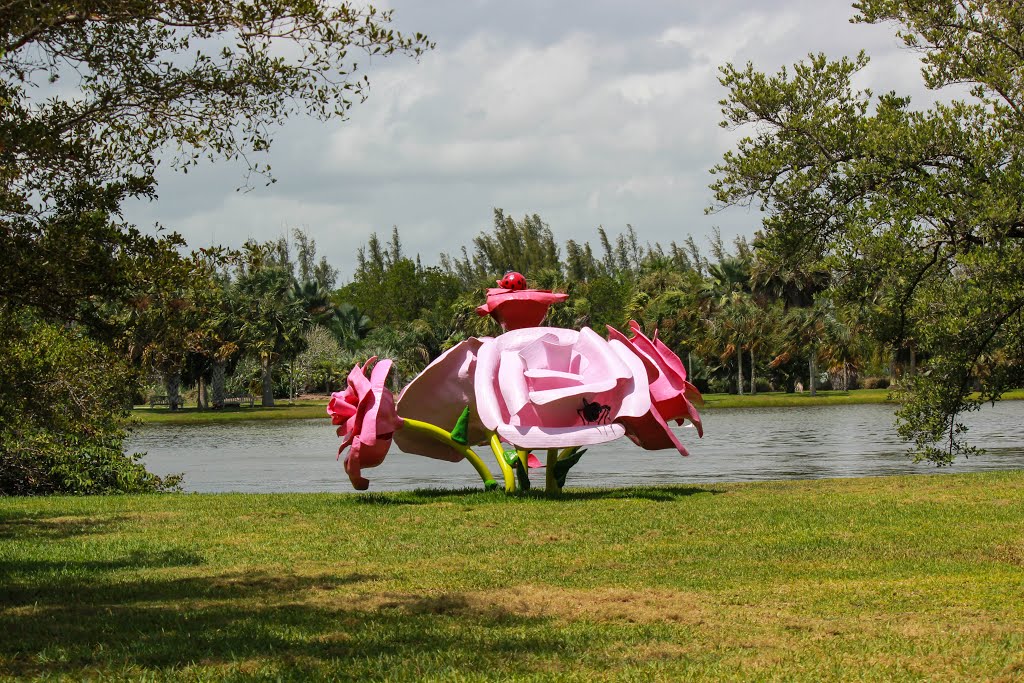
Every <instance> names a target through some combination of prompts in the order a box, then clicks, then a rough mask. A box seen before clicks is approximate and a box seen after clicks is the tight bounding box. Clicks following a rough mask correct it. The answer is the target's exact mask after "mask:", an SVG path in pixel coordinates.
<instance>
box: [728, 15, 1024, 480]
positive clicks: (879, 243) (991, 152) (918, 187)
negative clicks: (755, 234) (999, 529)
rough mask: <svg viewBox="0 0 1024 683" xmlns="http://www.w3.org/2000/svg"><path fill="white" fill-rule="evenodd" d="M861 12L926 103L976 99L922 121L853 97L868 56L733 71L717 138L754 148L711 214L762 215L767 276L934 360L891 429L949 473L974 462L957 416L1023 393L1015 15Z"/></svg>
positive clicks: (1020, 106)
mask: <svg viewBox="0 0 1024 683" xmlns="http://www.w3.org/2000/svg"><path fill="white" fill-rule="evenodd" d="M855 7H856V8H857V9H858V10H859V14H858V15H857V17H856V20H857V21H861V22H869V23H879V22H893V23H895V24H896V25H897V27H898V34H899V35H900V37H901V38H902V39H903V40H904V42H905V43H906V44H907V45H908V46H909V47H911V48H914V49H916V50H919V51H921V53H922V55H923V58H924V67H923V75H924V79H925V83H926V85H927V86H928V87H930V88H943V87H946V86H949V85H953V84H968V85H970V86H971V91H970V93H971V94H970V96H969V97H967V98H963V99H951V100H950V101H948V102H946V103H940V104H936V105H934V106H932V107H930V108H927V109H915V108H913V107H912V106H911V101H910V98H909V97H906V96H901V95H898V94H896V93H885V94H882V95H877V96H876V95H875V94H874V93H872V92H870V91H869V90H860V89H857V88H856V87H855V85H854V82H855V77H856V75H857V73H858V72H859V71H861V70H862V69H863V68H864V67H865V66H866V65H867V63H868V57H867V56H866V55H864V54H861V55H859V56H857V57H856V58H854V59H840V60H836V61H832V60H829V59H828V58H826V57H825V56H824V55H811V56H809V57H808V59H807V60H806V61H803V62H800V63H798V64H796V65H795V66H794V67H793V69H792V70H791V71H790V70H787V69H782V70H781V71H779V72H778V73H777V74H774V75H766V74H764V73H761V72H759V71H757V70H756V69H755V67H754V66H753V65H752V64H747V65H746V66H744V67H736V66H734V65H731V64H730V65H726V66H725V67H723V69H722V77H721V81H722V84H723V85H724V86H725V87H726V88H727V89H728V96H727V97H726V99H725V100H723V101H722V112H723V114H724V117H725V120H724V121H723V125H725V126H727V127H733V128H746V127H752V128H753V129H754V131H755V133H754V134H753V135H752V136H748V137H745V138H743V139H742V140H741V141H740V142H739V143H738V146H737V148H736V149H735V150H734V151H731V152H729V153H727V154H726V155H725V157H724V159H723V162H722V163H721V164H719V165H718V166H716V167H715V169H714V173H716V174H717V175H718V179H717V181H716V182H715V183H714V184H713V185H712V188H713V190H714V192H715V198H716V208H720V207H725V206H729V205H734V204H749V203H755V204H757V205H759V206H760V207H761V208H762V210H763V211H764V212H765V214H766V215H765V217H764V220H763V228H762V233H761V237H760V240H759V242H760V245H761V247H762V252H761V255H762V256H763V258H764V260H765V261H766V262H767V263H769V264H776V265H778V264H786V263H789V264H792V263H805V264H807V263H810V264H816V265H817V266H818V267H820V268H822V269H825V270H827V271H829V272H831V274H832V277H833V278H834V281H833V283H832V287H833V291H834V292H835V293H836V294H838V295H841V296H842V297H843V298H844V299H845V300H848V301H851V302H859V303H861V305H863V306H864V308H865V312H866V314H867V315H869V316H870V318H871V329H873V330H875V331H876V332H877V333H878V335H879V337H880V339H881V340H882V341H885V342H886V343H888V344H890V345H892V346H894V347H896V348H900V347H906V346H912V347H915V348H919V349H921V350H922V351H924V352H925V353H927V354H928V356H929V360H928V364H927V369H926V372H924V373H921V374H920V375H918V376H916V377H913V378H911V379H910V380H908V382H907V383H906V384H907V389H908V392H907V395H906V399H907V400H906V402H905V403H904V405H903V407H902V408H901V410H900V411H899V418H900V419H899V424H898V427H899V430H900V432H901V434H902V435H903V436H905V437H906V438H908V439H911V440H912V441H913V442H914V447H915V452H916V453H917V455H918V456H919V457H924V458H928V459H930V460H933V461H935V462H937V463H948V462H950V461H952V459H953V458H954V457H955V456H956V455H957V454H970V453H972V452H974V449H973V448H972V447H970V446H969V445H968V444H966V443H965V442H964V440H963V438H962V436H963V432H964V431H965V428H964V426H963V425H962V423H961V421H960V419H959V417H958V416H959V415H960V413H962V412H964V411H969V410H973V409H976V408H977V407H978V406H979V405H980V403H982V402H984V401H987V400H994V399H997V398H998V397H999V396H1000V394H1001V393H1002V392H1003V391H1004V390H1005V389H1006V388H1008V387H1010V386H1017V385H1019V384H1020V383H1021V381H1022V380H1024V365H1022V361H1024V355H1022V353H1021V350H1022V349H1021V344H1022V339H1024V327H1022V326H1024V320H1022V309H1024V289H1022V288H1021V287H1020V282H1021V281H1022V276H1024V251H1022V248H1024V155H1022V151H1024V149H1022V144H1024V116H1022V113H1024V99H1022V97H1024V68H1022V67H1024V38H1022V36H1024V32H1022V29H1024V9H1022V8H1021V5H1020V4H1019V3H1015V2H1005V1H1002V0H939V1H937V2H916V1H913V0H864V1H863V2H858V3H856V4H855ZM973 389H979V390H980V394H979V395H976V396H975V395H972V394H971V392H972V390H973Z"/></svg>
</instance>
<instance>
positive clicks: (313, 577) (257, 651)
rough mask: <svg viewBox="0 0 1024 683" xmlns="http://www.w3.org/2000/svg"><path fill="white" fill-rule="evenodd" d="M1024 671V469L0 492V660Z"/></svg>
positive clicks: (845, 674) (467, 672) (324, 671)
mask: <svg viewBox="0 0 1024 683" xmlns="http://www.w3.org/2000/svg"><path fill="white" fill-rule="evenodd" d="M2 676H9V677H13V678H30V677H39V678H43V679H58V678H65V679H68V680H81V679H100V678H103V679H126V678H127V679H135V680H137V679H145V680H243V679H244V680H254V679H267V680H431V679H435V680H436V679H444V680H467V681H473V680H510V679H517V678H518V679H522V680H579V681H591V680H609V679H614V680H630V679H632V680H643V681H646V680H653V679H661V680H693V679H703V680H742V681H747V680H773V679H774V680H805V681H849V680H858V681H902V680H908V681H909V680H934V681H938V680H949V681H952V680H992V681H998V680H1003V681H1015V680H1021V679H1022V678H1024V472H1005V473H989V474H970V475H944V476H917V477H894V478H876V479H859V480H824V481H805V482H777V483H764V484H749V485H715V486H694V487H651V488H635V489H618V490H576V491H572V490H570V491H569V492H568V493H567V494H566V495H565V496H564V500H559V501H554V500H545V499H543V498H542V497H540V496H529V497H512V498H507V497H505V496H504V495H502V494H499V493H483V492H441V493H438V492H419V493H403V494H370V495H326V494H325V495H311V494H305V495H234V494H232V495H163V496H148V497H146V496H143V497H107V498H51V499H10V498H8V499H0V677H2Z"/></svg>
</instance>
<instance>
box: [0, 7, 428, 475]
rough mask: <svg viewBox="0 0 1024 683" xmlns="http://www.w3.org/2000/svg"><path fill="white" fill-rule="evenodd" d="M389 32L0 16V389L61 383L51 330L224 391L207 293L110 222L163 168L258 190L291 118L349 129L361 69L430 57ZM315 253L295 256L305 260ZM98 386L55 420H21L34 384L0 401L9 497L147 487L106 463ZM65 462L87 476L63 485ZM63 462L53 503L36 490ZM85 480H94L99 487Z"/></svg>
mask: <svg viewBox="0 0 1024 683" xmlns="http://www.w3.org/2000/svg"><path fill="white" fill-rule="evenodd" d="M390 20H391V13H390V11H380V10H377V9H375V8H374V7H372V6H369V5H365V4H362V3H348V2H333V1H328V0H52V1H51V0H45V1H44V0H11V1H10V2H5V3H3V4H2V6H0V327H2V328H3V329H5V330H8V331H10V332H11V334H12V335H13V336H12V339H13V340H18V341H17V345H16V346H12V347H10V348H9V349H8V350H9V351H10V353H12V354H21V355H19V356H18V357H19V358H21V359H22V361H23V362H21V364H20V365H17V366H16V367H12V368H11V369H9V372H10V373H13V374H12V375H11V377H14V376H15V375H18V373H20V372H21V371H22V370H21V369H24V368H28V367H34V368H35V369H36V371H37V372H39V373H41V374H39V375H38V377H36V379H35V380H34V381H35V382H41V383H45V382H47V381H51V382H53V383H55V384H57V385H61V384H62V383H64V382H65V380H66V379H67V377H68V376H69V375H70V374H71V371H70V370H69V367H70V366H68V365H66V364H61V363H51V362H49V360H47V359H48V358H49V356H48V355H47V351H46V349H45V348H44V347H43V346H42V345H40V344H39V343H36V341H33V340H38V339H41V338H43V337H46V336H47V335H50V336H52V334H53V331H54V330H65V331H66V334H67V336H68V338H69V340H70V341H69V342H68V343H73V344H79V345H80V346H81V350H82V353H83V354H85V353H86V351H89V353H92V354H93V355H94V356H96V354H99V355H98V356H96V357H97V358H98V357H100V356H102V355H103V354H104V353H106V351H105V350H104V349H102V348H98V347H97V348H93V347H92V346H91V345H92V344H93V343H94V342H100V343H103V344H110V345H112V346H116V347H117V348H118V349H120V350H121V351H122V352H123V353H124V354H125V355H126V357H127V358H130V359H135V360H137V361H145V362H147V363H148V364H149V365H150V366H153V367H156V366H160V367H162V368H164V369H166V370H167V371H168V372H173V371H176V370H179V369H181V368H182V367H184V366H192V367H194V368H195V369H196V372H198V373H201V372H203V369H202V363H196V362H194V361H196V360H197V359H201V358H208V359H213V362H215V364H217V365H218V366H219V368H220V370H221V371H223V364H224V363H225V362H226V359H227V357H228V356H231V355H232V354H233V353H234V349H233V347H232V345H233V344H235V343H236V342H235V340H230V339H228V337H231V336H233V333H232V331H231V330H230V329H227V328H226V327H225V318H224V315H223V313H224V310H225V306H224V301H223V297H220V295H219V294H218V293H217V289H218V288H217V287H212V288H211V287H206V286H205V284H209V283H210V282H214V280H212V279H210V278H207V277H206V276H205V275H203V276H202V277H200V278H199V280H200V281H201V282H199V283H195V286H193V284H190V283H188V282H184V283H183V282H181V281H180V279H179V278H178V277H177V275H178V274H180V273H181V272H185V271H187V270H188V269H189V267H190V266H189V264H187V263H182V262H177V263H176V261H180V259H179V257H178V249H179V248H180V247H182V246H183V243H182V241H181V240H180V238H178V237H177V236H174V235H171V236H160V237H152V236H147V235H144V234H142V233H141V232H140V231H138V230H137V229H135V228H134V227H133V226H130V225H127V224H125V223H124V222H123V221H122V220H121V219H120V218H119V215H120V207H121V205H122V203H123V202H124V201H125V200H126V199H128V198H131V197H149V198H155V197H156V189H157V188H156V179H155V172H156V169H157V167H158V166H159V164H160V163H162V162H169V163H170V164H171V165H172V166H173V167H175V168H179V169H183V170H185V171H187V170H188V168H189V167H190V166H192V165H193V164H195V163H196V162H197V161H199V160H200V159H202V158H204V157H207V158H211V159H229V160H241V161H242V163H243V164H244V165H245V166H246V167H247V169H248V171H249V172H250V174H251V173H258V174H266V175H267V177H269V170H270V167H269V165H268V164H266V163H264V162H263V161H262V159H263V156H262V155H264V154H265V153H266V152H267V151H268V150H269V148H270V145H271V141H272V138H273V135H274V132H275V130H276V128H277V126H279V125H280V124H282V123H283V122H284V121H285V120H286V119H287V118H288V117H290V116H292V115H294V114H304V115H311V116H314V117H317V118H319V119H329V118H344V117H345V115H346V112H347V111H348V110H349V108H350V107H351V106H353V105H354V104H355V103H357V102H359V101H361V100H362V99H364V98H365V97H366V95H367V93H368V88H369V81H368V79H367V77H366V76H362V75H360V74H361V72H360V69H359V61H360V60H362V59H363V58H364V56H365V57H366V58H369V57H371V56H387V55H391V54H405V55H411V56H417V55H419V54H421V53H422V52H423V51H424V50H427V49H430V48H431V47H432V44H431V43H430V42H429V41H428V40H427V39H426V37H425V36H423V35H420V34H415V35H403V34H401V33H399V32H397V31H395V30H394V29H393V28H391V26H390ZM311 247H312V245H311V244H309V243H306V242H303V243H301V244H300V255H301V254H307V255H308V254H309V253H310V252H311V251H312V249H311ZM300 269H301V271H302V273H303V277H304V279H307V278H306V276H307V275H308V276H311V277H310V278H308V279H314V280H316V281H317V282H318V283H319V284H320V285H321V286H322V287H323V288H325V289H326V288H330V287H331V286H332V285H333V278H334V277H335V273H334V272H333V271H332V270H331V269H330V268H329V267H328V266H326V264H325V263H323V262H320V263H316V262H314V261H313V260H312V258H311V257H310V258H308V259H306V258H303V259H302V260H301V262H300ZM203 283H205V284H203ZM200 285H202V286H200ZM288 287H289V291H291V290H292V287H293V285H292V283H291V282H290V281H289V283H288ZM161 322H163V323H164V324H163V325H162V326H161V325H160V323H161ZM249 323H250V325H255V324H256V323H254V322H253V321H249ZM257 336H258V335H257ZM10 343H12V344H14V343H15V342H13V341H12V342H10ZM264 346H266V344H264ZM272 346H273V348H271V349H270V350H267V351H265V357H266V359H267V363H268V364H269V363H270V362H271V360H272V358H273V354H275V353H280V349H279V348H278V347H279V346H280V344H278V343H277V342H275V343H274V344H273V345H272ZM268 348H269V347H268ZM25 354H28V355H25ZM32 354H35V357H34V358H33V357H32ZM90 357H92V356H90ZM5 358H6V356H5ZM102 367H106V366H105V365H104V366H102ZM19 368H20V369H19ZM115 374H116V373H115ZM219 374H220V375H222V373H219ZM19 376H20V375H19ZM106 377H107V376H106V375H103V374H96V373H92V372H86V373H83V374H82V375H81V378H82V381H81V382H77V381H76V382H72V385H73V386H74V387H75V390H76V392H77V393H76V394H75V396H74V397H73V396H72V395H70V394H65V393H55V394H46V396H47V397H48V399H50V400H52V401H53V402H54V403H53V404H52V405H49V404H46V403H42V402H39V401H38V400H36V397H37V396H38V395H41V394H43V393H45V392H38V391H36V392H35V393H32V392H33V389H32V385H31V383H28V384H26V383H25V382H14V381H13V380H12V384H11V386H12V387H14V389H10V388H8V387H4V388H3V392H4V401H5V403H4V406H3V407H2V408H0V416H2V418H3V422H2V423H0V431H2V434H3V439H4V452H5V453H6V452H8V451H7V449H15V450H12V451H10V452H11V453H19V454H21V455H19V456H18V457H19V458H21V460H18V462H17V463H13V464H12V463H5V467H6V466H7V465H10V467H11V469H9V470H5V474H8V473H10V476H11V477H14V478H15V479H17V477H19V476H20V477H21V479H20V480H18V481H20V483H17V482H15V484H12V485H11V486H7V485H5V489H4V490H5V491H16V492H19V493H27V492H50V491H58V490H59V491H107V490H115V489H118V488H123V489H125V490H129V489H131V490H135V489H138V488H145V487H146V486H150V487H153V486H159V480H156V479H154V478H152V477H148V475H145V473H144V471H141V474H140V473H138V472H137V473H136V474H138V476H135V475H132V474H131V473H130V471H129V470H130V468H128V469H126V468H125V467H122V464H123V463H121V462H120V461H119V460H118V456H116V455H115V454H117V453H119V452H120V451H119V449H120V446H121V441H120V438H121V437H120V436H118V434H119V432H117V430H116V429H115V427H113V426H112V425H114V424H115V423H118V421H119V420H120V419H121V418H122V417H123V410H122V406H121V404H120V403H117V407H116V408H115V407H114V405H113V404H111V403H110V402H109V401H108V400H105V398H104V400H99V398H97V397H99V396H100V394H99V393H97V392H98V391H99V390H100V388H105V389H108V390H111V391H112V390H113V386H112V385H109V384H108V383H106ZM0 379H3V378H2V377H0ZM120 389H121V390H120V393H119V395H120V397H121V399H119V400H122V399H126V398H127V396H128V393H127V390H126V388H125V387H124V386H120ZM21 391H23V392H26V393H18V392H21ZM11 392H14V393H11ZM111 395H113V394H111ZM103 396H104V397H105V396H106V395H105V394H104V395H103ZM75 397H77V398H80V399H82V400H79V401H76V400H72V399H73V398H75ZM97 411H99V412H97ZM18 444H22V446H18ZM108 456H109V458H108ZM12 457H13V456H12ZM76 457H78V458H80V459H81V460H82V465H81V466H82V467H84V468H86V469H87V470H88V471H89V472H91V473H92V474H89V475H88V476H86V475H84V474H83V475H82V476H79V475H78V474H74V473H73V472H72V470H74V468H75V467H77V465H75V464H74V462H73V461H74V459H75V458H76ZM104 458H106V460H104ZM32 459H34V462H31V461H32ZM58 461H59V462H60V463H63V464H60V465H59V467H60V468H63V470H66V472H67V473H68V476H67V477H66V478H65V479H64V480H63V481H64V482H65V483H64V484H57V483H54V482H55V481H56V480H53V479H50V480H47V479H45V478H44V477H43V475H41V474H39V472H53V471H55V470H54V468H55V467H57V465H54V463H57V462H58ZM88 462H93V463H94V464H96V463H102V462H108V465H109V466H108V470H107V475H109V476H107V475H103V474H102V472H101V470H102V469H103V466H102V465H101V464H96V467H94V468H92V469H89V467H91V466H90V465H87V463H88ZM19 463H20V464H19ZM37 466H38V468H37ZM33 468H36V469H33ZM68 468H71V469H68ZM74 471H75V472H77V471H78V470H74ZM82 471H83V472H84V471H85V470H82ZM132 471H134V470H132ZM18 472H20V473H22V474H20V475H18V474H16V473H18ZM101 475H102V476H101ZM76 481H77V482H78V484H75V483H74V482H76Z"/></svg>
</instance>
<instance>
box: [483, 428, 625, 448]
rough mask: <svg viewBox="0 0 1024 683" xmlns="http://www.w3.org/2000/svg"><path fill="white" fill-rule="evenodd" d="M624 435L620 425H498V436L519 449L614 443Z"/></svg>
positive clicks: (623, 429)
mask: <svg viewBox="0 0 1024 683" xmlns="http://www.w3.org/2000/svg"><path fill="white" fill-rule="evenodd" d="M625 433H626V429H625V427H623V426H622V425H620V424H614V423H613V424H602V425H594V424H590V425H579V426H575V427H537V426H533V427H529V426H527V427H515V426H512V425H499V426H498V435H499V436H500V437H501V438H502V439H504V440H505V441H507V442H508V443H511V444H515V445H516V446H518V447H519V448H567V447H569V446H591V445H593V444H597V443H605V442H607V441H614V440H615V439H618V438H619V437H620V436H622V435H623V434H625Z"/></svg>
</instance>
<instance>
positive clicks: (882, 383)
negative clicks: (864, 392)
mask: <svg viewBox="0 0 1024 683" xmlns="http://www.w3.org/2000/svg"><path fill="white" fill-rule="evenodd" d="M860 384H861V387H862V388H864V389H888V388H889V378H888V377H865V378H864V379H863V380H861V383H860Z"/></svg>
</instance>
